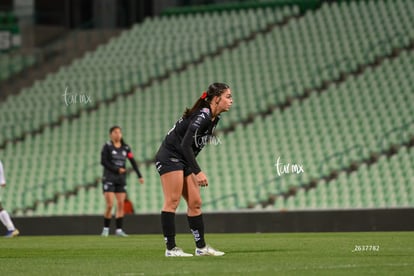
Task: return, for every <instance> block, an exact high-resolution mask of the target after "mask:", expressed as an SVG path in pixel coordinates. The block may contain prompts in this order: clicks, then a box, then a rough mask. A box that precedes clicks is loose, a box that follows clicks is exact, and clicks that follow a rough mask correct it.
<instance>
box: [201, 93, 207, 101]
mask: <svg viewBox="0 0 414 276" xmlns="http://www.w3.org/2000/svg"><path fill="white" fill-rule="evenodd" d="M200 98H201V99H202V100H204V99H205V98H207V92H206V91H204V92H203V95H201V97H200Z"/></svg>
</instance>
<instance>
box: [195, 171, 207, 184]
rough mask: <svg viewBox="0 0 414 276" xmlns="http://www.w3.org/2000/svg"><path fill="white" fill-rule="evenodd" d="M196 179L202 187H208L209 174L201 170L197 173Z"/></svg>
mask: <svg viewBox="0 0 414 276" xmlns="http://www.w3.org/2000/svg"><path fill="white" fill-rule="evenodd" d="M195 180H196V183H197V184H198V186H201V187H207V186H208V180H207V176H206V175H205V174H204V173H203V172H199V173H198V174H196V175H195Z"/></svg>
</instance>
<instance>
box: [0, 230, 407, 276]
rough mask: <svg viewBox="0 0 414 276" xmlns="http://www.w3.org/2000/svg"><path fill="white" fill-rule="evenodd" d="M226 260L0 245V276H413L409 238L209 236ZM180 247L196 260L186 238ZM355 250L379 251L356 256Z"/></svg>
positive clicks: (46, 242)
mask: <svg viewBox="0 0 414 276" xmlns="http://www.w3.org/2000/svg"><path fill="white" fill-rule="evenodd" d="M206 238H207V241H208V242H209V243H210V244H211V245H212V246H213V247H217V249H220V250H223V251H225V252H226V255H225V256H223V257H190V258H166V257H164V256H163V254H164V244H163V238H162V237H161V236H160V235H132V236H129V237H128V238H118V237H115V236H110V237H108V238H102V237H99V236H51V237H25V236H21V237H18V238H14V239H3V240H1V241H0V275H60V276H61V275H131V276H132V275H276V274H279V275H280V274H282V275H285V274H295V275H335V274H337V275H367V274H372V275H373V274H375V275H414V232H365V233H293V234H208V235H207V237H206ZM177 243H178V245H179V246H181V247H182V248H183V249H184V250H185V251H186V252H191V253H194V243H193V240H192V236H191V235H190V234H186V235H178V236H177ZM356 245H360V246H365V245H375V246H379V251H359V252H353V250H354V249H355V246H356Z"/></svg>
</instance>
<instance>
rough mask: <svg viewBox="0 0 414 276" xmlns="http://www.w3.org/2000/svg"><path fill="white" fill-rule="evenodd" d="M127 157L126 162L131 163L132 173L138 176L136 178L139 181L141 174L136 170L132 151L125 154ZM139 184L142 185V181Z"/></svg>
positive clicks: (136, 165)
mask: <svg viewBox="0 0 414 276" xmlns="http://www.w3.org/2000/svg"><path fill="white" fill-rule="evenodd" d="M127 157H128V160H129V162H130V163H131V165H132V168H133V169H134V171H135V172H136V173H137V175H138V178H139V179H142V174H141V172H140V171H139V169H138V164H137V162H136V161H135V158H134V154H133V153H132V151H131V150H129V151H128V153H127ZM140 182H141V183H143V181H140Z"/></svg>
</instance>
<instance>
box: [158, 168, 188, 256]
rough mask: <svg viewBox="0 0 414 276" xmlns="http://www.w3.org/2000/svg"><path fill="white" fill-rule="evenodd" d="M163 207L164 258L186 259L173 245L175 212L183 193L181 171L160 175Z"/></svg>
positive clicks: (185, 254)
mask: <svg viewBox="0 0 414 276" xmlns="http://www.w3.org/2000/svg"><path fill="white" fill-rule="evenodd" d="M161 183H162V191H163V193H164V206H163V208H162V212H161V224H162V231H163V234H164V239H165V243H166V246H167V249H166V251H165V256H179V257H187V256H192V255H191V254H187V253H184V252H183V251H182V250H181V249H180V248H178V247H177V246H176V244H175V211H176V210H177V207H178V204H179V203H180V198H181V195H182V192H183V183H184V173H183V171H182V170H178V171H171V172H167V173H164V174H162V175H161Z"/></svg>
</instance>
